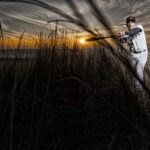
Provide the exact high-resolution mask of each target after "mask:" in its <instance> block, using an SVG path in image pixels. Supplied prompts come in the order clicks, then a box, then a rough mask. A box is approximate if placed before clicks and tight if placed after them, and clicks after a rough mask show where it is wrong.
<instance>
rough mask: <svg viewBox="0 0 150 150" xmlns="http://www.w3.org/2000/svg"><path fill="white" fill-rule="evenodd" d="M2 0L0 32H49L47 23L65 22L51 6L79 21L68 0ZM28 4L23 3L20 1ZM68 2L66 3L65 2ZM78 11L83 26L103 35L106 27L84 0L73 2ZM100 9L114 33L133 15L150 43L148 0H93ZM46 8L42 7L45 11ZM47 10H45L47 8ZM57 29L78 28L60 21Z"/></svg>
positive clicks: (52, 24)
mask: <svg viewBox="0 0 150 150" xmlns="http://www.w3.org/2000/svg"><path fill="white" fill-rule="evenodd" d="M18 1H19V2H17V0H10V1H9V0H2V1H0V21H1V24H2V29H3V32H4V35H5V32H7V33H9V34H13V35H19V34H21V33H22V32H25V33H26V34H28V35H36V34H38V33H39V32H40V31H46V30H47V31H48V30H49V28H50V26H51V28H54V27H55V23H48V21H51V20H55V19H65V20H68V19H66V18H65V17H62V16H61V15H60V14H58V13H57V12H58V11H57V12H56V11H55V13H54V12H52V11H53V10H51V9H49V8H48V7H47V6H53V7H55V8H57V9H59V10H60V11H62V12H63V13H66V14H67V15H69V16H71V17H73V18H75V19H78V18H77V17H76V16H75V15H74V12H73V10H72V9H71V8H70V7H69V5H68V3H67V0H38V1H37V0H18ZM25 1H26V2H28V3H22V2H25ZM68 1H69V0H68ZM74 1H75V4H76V6H77V8H78V11H79V12H80V13H81V14H82V15H83V16H84V18H85V21H86V25H87V26H88V27H89V28H90V29H91V30H94V29H95V28H96V29H98V30H99V32H100V33H102V34H104V36H105V28H104V27H103V26H102V25H101V23H99V22H98V21H97V19H96V18H95V17H94V14H93V13H92V12H91V8H90V6H89V4H88V3H87V1H86V0H74ZM92 1H94V2H95V3H96V4H97V6H98V7H99V9H100V10H102V11H103V12H104V13H105V15H106V17H107V19H108V20H109V22H110V25H111V27H112V29H113V30H114V31H123V30H125V29H126V27H125V19H126V17H127V16H129V15H134V16H135V17H136V19H137V22H138V23H140V24H142V25H143V26H144V29H145V33H146V37H147V43H148V44H150V1H148V0H132V1H129V0H92ZM44 7H45V8H44ZM46 8H47V9H46ZM59 24H60V27H62V28H63V27H64V26H66V27H68V28H70V29H77V30H78V29H79V27H78V26H76V25H74V24H72V23H66V22H61V23H59Z"/></svg>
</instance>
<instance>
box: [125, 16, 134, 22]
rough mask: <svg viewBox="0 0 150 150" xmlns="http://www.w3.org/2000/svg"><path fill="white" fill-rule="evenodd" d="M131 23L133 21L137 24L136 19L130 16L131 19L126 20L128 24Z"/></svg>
mask: <svg viewBox="0 0 150 150" xmlns="http://www.w3.org/2000/svg"><path fill="white" fill-rule="evenodd" d="M130 21H132V22H136V19H135V17H133V16H129V17H127V19H126V23H128V22H130Z"/></svg>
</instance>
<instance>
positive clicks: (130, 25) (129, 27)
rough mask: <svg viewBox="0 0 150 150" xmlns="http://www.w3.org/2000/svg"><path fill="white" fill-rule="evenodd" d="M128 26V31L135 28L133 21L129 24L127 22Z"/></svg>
mask: <svg viewBox="0 0 150 150" xmlns="http://www.w3.org/2000/svg"><path fill="white" fill-rule="evenodd" d="M126 25H127V27H128V29H131V28H133V27H134V26H135V23H134V22H132V21H129V22H127V24H126Z"/></svg>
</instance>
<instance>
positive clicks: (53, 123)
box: [0, 3, 150, 150]
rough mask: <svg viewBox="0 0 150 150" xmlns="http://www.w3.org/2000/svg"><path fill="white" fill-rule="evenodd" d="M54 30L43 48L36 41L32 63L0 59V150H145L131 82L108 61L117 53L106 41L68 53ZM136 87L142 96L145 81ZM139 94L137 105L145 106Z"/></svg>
mask: <svg viewBox="0 0 150 150" xmlns="http://www.w3.org/2000/svg"><path fill="white" fill-rule="evenodd" d="M69 5H70V6H71V7H72V8H74V11H75V13H76V16H78V17H79V16H80V14H79V13H77V8H76V7H74V3H69ZM92 6H93V7H94V4H91V7H92ZM79 18H80V17H79ZM83 24H84V25H86V23H83ZM82 27H83V26H82ZM87 29H88V28H85V30H87ZM58 30H59V29H58V28H57V27H56V28H55V31H54V36H52V35H49V41H48V43H47V40H45V39H44V36H43V35H42V33H40V34H39V39H40V40H39V42H38V43H37V45H36V58H35V59H29V58H28V57H27V58H26V59H17V57H16V58H15V59H9V58H8V59H1V63H0V71H1V74H0V99H1V105H0V107H1V108H0V111H1V113H0V120H1V128H0V133H1V139H2V140H1V142H0V143H1V144H0V148H1V149H3V150H8V149H10V150H13V149H15V150H17V149H18V150H20V149H25V150H26V149H27V150H30V149H31V150H38V149H39V150H41V149H42V150H43V149H45V150H49V149H52V150H57V149H58V150H61V149H64V150H67V149H68V150H70V149H71V150H93V149H95V150H99V149H102V150H103V149H105V150H111V149H112V150H113V149H118V150H120V149H121V150H122V149H136V150H141V149H142V148H143V149H144V150H146V149H149V146H150V145H149V144H150V142H149V141H150V140H149V132H150V131H149V120H148V118H149V116H148V114H147V113H146V112H145V111H144V110H143V109H142V108H141V107H140V105H139V103H138V100H137V99H139V98H138V95H137V93H136V91H135V87H134V80H135V74H134V73H133V72H132V71H131V69H130V68H129V69H128V68H127V66H128V65H127V63H126V59H124V58H125V57H122V55H116V54H120V53H121V51H123V52H124V49H123V47H120V46H119V48H118V49H113V48H112V47H111V45H109V44H108V43H107V41H100V42H99V43H97V44H94V45H93V46H91V47H83V46H80V45H79V44H78V43H77V41H76V40H75V41H74V43H73V45H72V46H68V43H67V42H66V41H67V34H65V35H63V36H62V37H61V38H62V39H61V40H58V39H59V38H60V37H59V35H58ZM88 30H89V29H88ZM64 33H67V32H64ZM91 33H92V31H91ZM64 37H66V39H65V38H64ZM22 38H23V34H22V35H21V37H20V40H19V45H18V48H17V51H18V52H19V51H21V49H20V46H21V40H22ZM25 52H26V51H25ZM116 52H117V53H116ZM124 55H126V53H124ZM126 57H127V55H126ZM148 63H149V61H148ZM146 72H149V68H148V64H147V68H146ZM129 77H131V78H129ZM142 84H143V85H144V87H146V88H147V89H148V88H149V85H150V84H149V76H148V75H146V77H145V83H142ZM147 91H148V90H147ZM147 91H144V92H143V97H141V100H143V101H144V100H145V99H147V100H149V95H148V93H147Z"/></svg>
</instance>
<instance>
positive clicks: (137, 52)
mask: <svg viewBox="0 0 150 150" xmlns="http://www.w3.org/2000/svg"><path fill="white" fill-rule="evenodd" d="M145 51H146V49H144V50H143V51H132V52H133V53H135V54H139V53H142V52H145Z"/></svg>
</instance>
